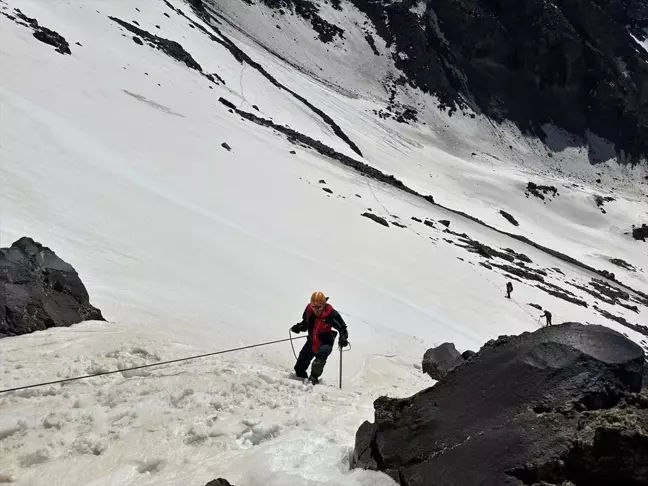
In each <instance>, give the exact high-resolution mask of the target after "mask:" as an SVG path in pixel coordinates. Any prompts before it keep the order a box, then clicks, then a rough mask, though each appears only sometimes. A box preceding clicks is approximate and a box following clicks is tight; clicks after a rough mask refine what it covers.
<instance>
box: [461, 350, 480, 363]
mask: <svg viewBox="0 0 648 486" xmlns="http://www.w3.org/2000/svg"><path fill="white" fill-rule="evenodd" d="M473 356H477V353H475V352H474V351H471V350H469V349H468V350H466V351H464V352H463V353H461V357H462V358H463V359H464V361H468V360H469V359H470V358H472V357H473Z"/></svg>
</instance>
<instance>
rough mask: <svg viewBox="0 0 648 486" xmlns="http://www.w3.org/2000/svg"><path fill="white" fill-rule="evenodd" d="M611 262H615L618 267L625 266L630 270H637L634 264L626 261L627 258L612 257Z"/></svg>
mask: <svg viewBox="0 0 648 486" xmlns="http://www.w3.org/2000/svg"><path fill="white" fill-rule="evenodd" d="M610 263H612V264H614V265H616V266H618V267H621V268H624V269H625V270H628V271H630V272H636V271H637V269H636V268H635V267H634V265H630V264H629V263H628V262H626V261H625V260H622V259H621V258H610Z"/></svg>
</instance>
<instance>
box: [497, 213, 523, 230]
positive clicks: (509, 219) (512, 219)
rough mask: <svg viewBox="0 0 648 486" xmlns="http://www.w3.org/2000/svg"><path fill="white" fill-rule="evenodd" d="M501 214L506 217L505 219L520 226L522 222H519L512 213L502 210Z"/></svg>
mask: <svg viewBox="0 0 648 486" xmlns="http://www.w3.org/2000/svg"><path fill="white" fill-rule="evenodd" d="M500 214H501V215H502V216H503V217H504V219H506V220H507V221H508V222H509V223H511V224H512V225H513V226H520V223H518V222H517V220H516V219H515V218H514V217H513V216H512V215H511V214H509V213H507V212H506V211H504V210H500Z"/></svg>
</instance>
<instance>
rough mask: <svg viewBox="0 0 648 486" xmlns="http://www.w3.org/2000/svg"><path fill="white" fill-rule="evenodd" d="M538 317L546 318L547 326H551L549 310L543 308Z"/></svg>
mask: <svg viewBox="0 0 648 486" xmlns="http://www.w3.org/2000/svg"><path fill="white" fill-rule="evenodd" d="M540 317H544V318H546V319H547V326H551V312H549V311H548V310H545V312H544V314H542V315H541V316H540Z"/></svg>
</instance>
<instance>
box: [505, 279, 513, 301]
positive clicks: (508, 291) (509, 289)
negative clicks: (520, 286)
mask: <svg viewBox="0 0 648 486" xmlns="http://www.w3.org/2000/svg"><path fill="white" fill-rule="evenodd" d="M511 292H513V284H512V283H511V282H506V297H507V298H508V299H510V298H511Z"/></svg>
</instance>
